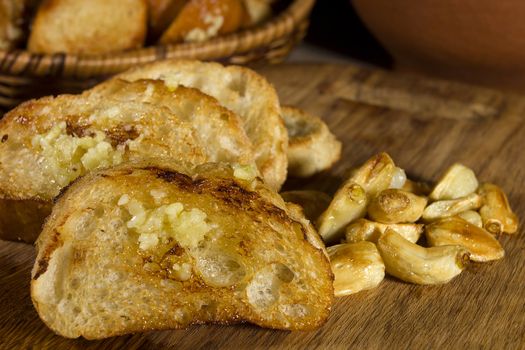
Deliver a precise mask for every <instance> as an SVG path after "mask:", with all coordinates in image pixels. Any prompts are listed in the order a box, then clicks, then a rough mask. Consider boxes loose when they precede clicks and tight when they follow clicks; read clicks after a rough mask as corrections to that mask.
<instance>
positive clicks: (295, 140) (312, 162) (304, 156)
mask: <svg viewBox="0 0 525 350" xmlns="http://www.w3.org/2000/svg"><path fill="white" fill-rule="evenodd" d="M281 110H282V116H283V119H284V122H285V124H286V128H287V130H288V140H289V142H288V173H289V174H290V175H292V176H297V177H308V176H312V175H313V174H315V173H318V172H320V171H323V170H326V169H329V168H330V167H332V165H333V164H334V163H335V162H337V161H338V160H339V158H340V157H341V147H342V145H341V142H340V141H339V140H337V138H336V137H335V135H334V134H332V133H331V132H330V129H328V126H327V125H326V124H325V123H324V122H323V121H322V119H321V118H319V117H316V116H313V115H311V114H308V113H306V112H305V111H303V110H300V109H299V108H295V107H289V106H283V107H282V108H281Z"/></svg>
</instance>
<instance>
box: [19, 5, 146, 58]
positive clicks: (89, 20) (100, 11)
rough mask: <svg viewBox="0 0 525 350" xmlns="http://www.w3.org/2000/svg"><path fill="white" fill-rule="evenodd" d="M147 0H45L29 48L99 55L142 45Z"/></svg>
mask: <svg viewBox="0 0 525 350" xmlns="http://www.w3.org/2000/svg"><path fill="white" fill-rule="evenodd" d="M146 26H147V4H146V0H90V1H88V2H86V1H83V0H44V1H43V2H42V4H41V5H40V7H39V9H38V11H37V14H36V17H35V19H34V21H33V26H32V30H31V35H30V37H29V42H28V49H29V50H30V51H33V52H39V53H56V52H66V53H73V54H82V53H86V54H100V53H106V52H112V51H120V50H125V49H131V48H136V47H140V46H142V44H143V43H144V38H145V36H146Z"/></svg>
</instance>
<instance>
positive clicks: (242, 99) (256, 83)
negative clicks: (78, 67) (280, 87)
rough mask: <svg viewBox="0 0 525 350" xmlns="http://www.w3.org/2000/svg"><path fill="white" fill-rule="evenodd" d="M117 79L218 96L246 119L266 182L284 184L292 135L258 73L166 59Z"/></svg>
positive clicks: (245, 123)
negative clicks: (181, 87) (160, 82)
mask: <svg viewBox="0 0 525 350" xmlns="http://www.w3.org/2000/svg"><path fill="white" fill-rule="evenodd" d="M117 78H120V79H124V80H130V81H134V80H138V79H144V78H148V79H162V80H163V81H164V82H165V83H166V85H168V86H170V87H176V86H178V85H184V86H190V87H194V88H197V89H199V90H202V91H203V92H204V93H206V94H208V95H211V96H213V97H215V98H216V99H217V100H218V101H219V102H220V103H221V104H222V105H223V106H225V107H226V108H228V109H230V110H232V111H234V112H235V113H236V114H238V115H239V117H240V118H241V119H242V122H243V127H244V130H245V131H246V134H247V135H248V137H249V138H250V140H251V141H252V143H253V145H254V149H255V160H256V163H257V167H258V168H259V170H260V171H261V174H262V175H263V178H264V180H265V181H266V183H267V184H268V185H269V186H270V187H272V188H273V189H275V190H278V189H279V188H280V187H281V185H282V184H283V183H284V180H285V179H286V169H287V164H288V160H287V155H286V154H287V148H288V134H287V132H286V128H285V126H284V122H283V120H282V118H281V110H280V106H279V100H278V98H277V94H276V92H275V89H274V88H273V87H272V86H271V85H270V84H269V83H268V82H267V81H266V79H264V78H263V77H261V76H260V75H258V74H257V73H255V72H253V71H252V70H250V69H247V68H244V67H238V66H227V67H224V66H222V65H220V64H218V63H212V62H199V61H189V60H165V61H158V62H155V63H152V64H148V65H144V66H141V67H138V68H136V69H132V70H130V71H127V72H124V73H122V74H120V75H118V76H117Z"/></svg>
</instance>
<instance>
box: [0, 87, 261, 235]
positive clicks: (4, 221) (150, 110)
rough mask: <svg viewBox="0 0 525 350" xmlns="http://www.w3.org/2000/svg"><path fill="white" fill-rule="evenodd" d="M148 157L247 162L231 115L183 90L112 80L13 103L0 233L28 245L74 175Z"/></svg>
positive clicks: (1, 139)
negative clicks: (82, 89) (79, 91)
mask: <svg viewBox="0 0 525 350" xmlns="http://www.w3.org/2000/svg"><path fill="white" fill-rule="evenodd" d="M151 156H158V157H161V156H166V157H171V158H175V159H180V160H185V161H187V162H190V163H192V164H201V163H205V162H209V161H223V162H235V163H241V164H250V163H251V162H252V161H253V155H252V145H251V143H250V141H249V139H248V138H247V136H246V134H245V133H244V130H243V129H242V127H241V125H240V121H239V119H238V117H237V116H236V115H235V114H233V113H232V112H231V111H229V110H227V109H226V108H223V107H221V106H220V105H219V104H218V103H217V101H215V100H214V99H213V98H211V97H209V96H207V95H205V94H203V93H201V92H199V91H198V90H195V89H191V88H185V87H179V88H177V89H175V90H173V91H170V90H169V89H168V88H167V87H166V86H165V85H164V84H163V83H162V82H160V81H137V82H134V83H130V82H124V81H116V80H115V81H112V82H111V83H110V84H106V85H103V86H102V87H100V88H98V89H95V90H92V91H87V92H85V93H83V94H81V95H61V96H58V97H56V98H53V97H45V98H42V99H38V100H33V101H29V102H26V103H24V104H22V105H20V106H19V107H17V108H15V109H14V110H12V111H10V112H9V113H7V114H6V115H5V116H4V118H3V119H2V120H1V121H0V201H3V203H2V204H1V205H0V207H1V206H5V207H9V209H10V210H8V211H0V224H1V226H0V237H1V238H4V239H9V238H13V236H17V237H19V238H20V239H22V240H24V241H28V242H32V241H33V240H34V239H35V238H36V236H37V235H38V233H39V228H40V226H39V225H38V223H37V222H35V220H41V219H42V217H43V216H45V213H46V210H47V213H49V209H50V205H51V202H52V199H53V198H54V197H55V196H56V195H57V194H58V193H59V192H60V190H61V189H62V188H63V187H64V186H67V185H68V184H69V183H70V182H71V181H73V180H74V179H75V178H77V177H78V176H81V175H83V174H85V173H86V172H88V171H91V170H93V169H97V168H100V167H107V166H112V165H116V164H118V163H121V162H123V161H127V160H133V159H142V158H144V157H151ZM15 202H19V205H14V204H13V203H15ZM30 204H31V205H30ZM24 206H26V208H25V209H24V208H23V207H24ZM31 208H33V209H34V210H32V209H31ZM28 223H30V225H28ZM41 223H42V221H40V224H41Z"/></svg>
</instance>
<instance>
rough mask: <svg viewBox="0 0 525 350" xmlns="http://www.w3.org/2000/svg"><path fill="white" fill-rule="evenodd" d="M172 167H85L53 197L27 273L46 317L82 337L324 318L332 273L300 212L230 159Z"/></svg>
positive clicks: (312, 322)
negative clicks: (87, 170) (240, 174)
mask: <svg viewBox="0 0 525 350" xmlns="http://www.w3.org/2000/svg"><path fill="white" fill-rule="evenodd" d="M174 164H175V163H170V165H167V164H166V162H164V161H163V162H159V161H157V160H156V161H150V162H148V163H141V164H135V165H122V166H120V167H117V168H114V169H110V170H103V171H99V172H96V173H91V174H89V175H87V176H85V177H83V178H82V179H80V180H78V181H76V182H75V183H74V184H73V185H71V186H70V187H69V188H68V190H67V191H66V192H65V193H64V194H63V195H62V196H61V198H60V199H59V200H58V202H57V204H56V205H55V207H54V209H53V213H52V214H51V216H50V217H49V219H48V221H47V223H46V225H45V227H44V229H43V232H42V234H41V236H40V238H39V241H38V243H37V248H38V256H37V260H36V263H35V266H34V269H33V273H32V283H31V289H32V292H31V295H32V298H33V302H34V305H35V307H36V309H37V310H38V313H39V315H40V317H41V318H42V319H43V320H44V322H45V323H46V324H47V325H48V326H49V327H50V328H52V329H53V330H54V331H56V332H57V333H59V334H61V335H63V336H66V337H78V336H84V337H86V338H89V339H93V338H103V337H108V336H112V335H118V334H125V333H132V332H138V331H146V330H153V329H167V328H180V327H185V326H187V325H189V324H198V323H204V322H214V323H223V324H225V323H236V322H243V321H248V322H252V323H255V324H257V325H260V326H264V327H272V328H279V329H312V328H315V327H317V326H319V325H320V324H322V323H323V322H324V320H325V319H326V317H327V315H328V312H329V310H330V306H331V303H332V298H333V287H332V273H331V271H330V265H329V263H328V260H327V259H326V257H325V255H324V253H323V251H322V248H321V247H319V248H316V247H314V244H315V245H317V244H318V242H319V237H318V236H315V237H314V236H309V235H312V231H311V227H308V226H307V223H306V221H305V220H304V218H298V217H296V216H295V215H298V214H297V213H295V214H292V213H291V212H289V211H288V210H287V208H286V206H285V203H284V202H283V201H282V199H281V198H280V197H279V196H278V195H277V194H275V193H274V192H273V191H271V190H270V189H269V188H267V187H266V186H265V185H263V184H262V182H261V181H260V180H258V179H255V178H254V179H251V180H249V179H248V180H247V179H239V178H236V177H235V176H234V171H233V170H232V169H231V168H230V167H228V166H225V165H217V164H205V165H202V166H199V167H196V168H192V167H191V166H190V165H174ZM309 237H310V238H309ZM310 242H312V243H310ZM145 319H147V321H145Z"/></svg>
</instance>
